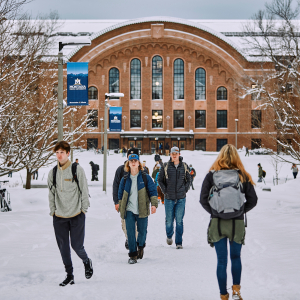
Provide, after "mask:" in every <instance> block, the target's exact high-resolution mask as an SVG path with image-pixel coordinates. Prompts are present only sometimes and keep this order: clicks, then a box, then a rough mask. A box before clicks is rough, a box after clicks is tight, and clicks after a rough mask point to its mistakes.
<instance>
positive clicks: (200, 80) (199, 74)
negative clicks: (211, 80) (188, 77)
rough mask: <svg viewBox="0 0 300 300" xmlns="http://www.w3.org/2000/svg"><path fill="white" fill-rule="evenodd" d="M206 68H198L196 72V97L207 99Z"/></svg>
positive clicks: (197, 98)
mask: <svg viewBox="0 0 300 300" xmlns="http://www.w3.org/2000/svg"><path fill="white" fill-rule="evenodd" d="M205 75H206V74H205V70H204V69H202V68H198V69H197V70H196V74H195V99H196V100H205V99H206V97H205V93H206V76H205Z"/></svg>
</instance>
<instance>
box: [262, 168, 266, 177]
mask: <svg viewBox="0 0 300 300" xmlns="http://www.w3.org/2000/svg"><path fill="white" fill-rule="evenodd" d="M266 174H267V173H266V171H265V170H262V177H263V178H265V177H266Z"/></svg>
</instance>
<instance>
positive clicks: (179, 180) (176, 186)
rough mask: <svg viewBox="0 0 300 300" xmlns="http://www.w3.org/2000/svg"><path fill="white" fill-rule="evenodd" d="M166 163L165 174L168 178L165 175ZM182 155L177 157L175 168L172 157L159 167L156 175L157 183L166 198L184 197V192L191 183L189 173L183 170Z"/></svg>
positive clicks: (176, 198)
mask: <svg viewBox="0 0 300 300" xmlns="http://www.w3.org/2000/svg"><path fill="white" fill-rule="evenodd" d="M167 164H168V169H167V174H168V179H166V177H165V166H166V165H167ZM183 164H184V163H183V162H182V157H179V165H178V167H177V168H176V167H175V166H174V163H173V162H172V159H170V160H169V161H168V162H167V163H166V164H164V166H163V167H162V168H161V169H160V171H159V175H158V184H159V186H160V188H161V190H162V192H163V193H164V195H165V198H166V199H168V200H178V199H183V198H185V197H186V193H187V191H188V190H189V188H190V185H191V175H190V173H189V172H185V168H184V165H183ZM187 169H188V168H187Z"/></svg>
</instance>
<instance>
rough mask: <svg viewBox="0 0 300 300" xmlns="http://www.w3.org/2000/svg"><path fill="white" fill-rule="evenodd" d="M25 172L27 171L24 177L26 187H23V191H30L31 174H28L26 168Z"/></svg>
mask: <svg viewBox="0 0 300 300" xmlns="http://www.w3.org/2000/svg"><path fill="white" fill-rule="evenodd" d="M26 170H27V176H26V187H25V189H26V190H30V189H31V175H32V174H31V173H30V172H29V169H28V168H26Z"/></svg>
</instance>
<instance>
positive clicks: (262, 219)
mask: <svg viewBox="0 0 300 300" xmlns="http://www.w3.org/2000/svg"><path fill="white" fill-rule="evenodd" d="M216 155H217V154H216V153H208V152H198V151H194V152H190V151H183V152H182V156H183V158H184V161H186V162H187V163H188V164H190V163H192V164H193V167H194V168H195V169H196V172H197V177H196V178H195V182H194V185H195V191H192V190H191V191H189V193H188V195H187V205H186V214H185V217H184V235H183V246H184V249H183V250H176V249H175V246H174V245H172V246H168V245H167V244H166V241H165V240H166V235H165V227H164V207H163V206H162V205H159V207H158V210H157V213H156V214H155V215H151V216H150V217H149V226H148V236H147V247H146V248H145V255H144V258H143V259H142V260H141V261H138V263H137V264H135V265H129V264H128V263H127V260H128V256H127V251H126V249H125V247H124V242H125V238H124V235H123V232H122V230H121V222H120V217H119V214H118V213H117V212H116V211H115V210H114V206H113V201H112V196H111V195H112V187H111V186H112V181H113V176H114V172H115V169H116V168H117V167H118V166H119V165H120V164H121V163H123V161H124V158H122V156H121V154H113V155H110V156H109V157H108V179H107V182H108V190H107V194H105V193H104V192H103V191H102V170H103V169H102V161H103V156H102V155H95V154H94V153H93V152H77V153H76V154H75V156H74V157H77V158H79V163H80V165H81V166H82V167H83V168H84V169H85V171H86V174H87V175H88V178H89V183H90V184H92V185H93V186H90V188H89V189H90V195H91V199H90V201H91V206H90V209H89V212H88V214H87V219H86V238H85V248H86V251H87V253H88V255H89V256H90V258H91V259H92V260H93V265H94V276H93V277H92V278H91V279H90V280H86V279H85V277H84V269H83V264H82V262H81V261H80V259H79V258H78V257H77V255H76V254H75V253H74V252H73V250H72V259H73V264H74V275H75V283H76V284H75V285H73V286H66V287H64V288H63V287H59V286H58V283H59V282H61V281H62V280H63V279H64V277H65V273H64V266H63V263H62V261H61V257H60V253H59V250H58V247H57V245H56V241H55V236H54V231H53V226H52V218H51V217H50V216H49V209H48V190H47V189H31V190H25V189H22V188H21V177H22V178H23V181H24V182H25V171H21V172H19V173H13V177H12V179H11V178H10V187H8V189H9V192H10V193H11V202H12V208H13V211H12V212H8V213H0V299H1V300H2V299H3V300H12V299H15V300H20V299H21V300H23V299H31V300H32V299H38V300H39V299H51V300H53V299H72V300H75V299H102V300H104V299H114V300H117V299H122V300H125V299H147V300H148V299H164V300H167V299H180V300H191V299H204V300H206V299H207V300H211V299H219V290H218V284H217V278H216V263H217V260H216V254H215V250H214V249H213V248H211V247H210V246H209V245H208V244H207V242H206V231H207V226H208V222H209V215H208V214H207V213H206V211H204V209H203V208H202V207H201V206H200V204H199V195H200V189H201V184H202V181H203V179H204V176H205V175H206V173H207V171H208V170H209V167H210V166H211V164H212V163H213V161H214V160H215V159H216V157H217V156H216ZM241 157H242V160H243V162H244V164H245V167H246V169H247V170H248V171H249V172H250V173H251V175H252V176H253V178H254V179H255V181H256V180H257V163H259V162H260V163H261V164H262V166H263V169H264V170H265V171H266V172H267V182H266V186H269V187H271V188H272V191H271V192H265V191H262V187H263V186H264V184H258V185H257V187H256V191H257V194H258V199H259V200H258V205H257V207H255V208H254V209H253V210H252V211H251V212H250V213H249V214H248V228H247V234H246V245H245V246H244V247H243V249H242V264H243V271H242V282H241V286H242V295H243V298H244V299H248V300H253V299H263V300H267V299H270V300H271V299H272V300H276V299H285V300H295V299H298V297H299V296H300V292H299V278H300V261H299V249H300V239H299V232H300V222H299V216H300V197H299V195H300V179H299V178H297V179H296V180H289V181H287V183H285V184H281V185H278V186H276V187H274V186H273V184H272V176H273V175H274V174H275V172H274V169H273V166H272V164H271V161H270V160H271V158H270V156H268V155H251V156H250V157H244V152H241ZM162 158H163V161H166V160H167V157H164V156H163V157H162ZM91 160H92V161H94V162H95V163H98V164H99V165H100V172H99V174H100V176H99V178H100V182H99V183H95V182H93V183H91V182H90V178H91V170H90V165H89V164H88V163H89V162H90V161H91ZM141 160H146V161H147V166H148V167H149V168H150V170H152V168H153V166H154V156H153V155H152V156H146V155H145V156H142V157H141ZM50 168H51V167H48V168H43V169H40V171H39V180H38V182H39V183H46V179H47V173H48V171H49V170H50ZM290 168H291V165H290V164H285V165H283V167H282V169H281V172H280V178H281V182H283V178H286V177H287V176H288V178H292V173H291V172H292V171H291V169H290ZM44 174H45V175H44ZM20 175H21V176H20ZM43 177H44V178H43ZM42 178H43V180H42ZM3 179H6V177H5V178H3V177H1V178H0V180H3ZM33 183H35V181H33ZM228 275H229V276H228V288H229V287H230V286H231V284H232V280H231V276H230V263H229V264H228Z"/></svg>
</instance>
